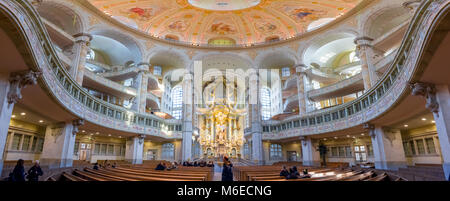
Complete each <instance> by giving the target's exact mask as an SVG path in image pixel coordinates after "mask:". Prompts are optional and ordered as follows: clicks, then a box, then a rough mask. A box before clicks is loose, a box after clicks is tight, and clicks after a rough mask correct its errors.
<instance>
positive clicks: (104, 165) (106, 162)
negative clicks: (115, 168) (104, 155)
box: [103, 160, 111, 168]
mask: <svg viewBox="0 0 450 201" xmlns="http://www.w3.org/2000/svg"><path fill="white" fill-rule="evenodd" d="M110 165H111V164H109V162H108V160H105V162H103V167H105V168H107V167H109V166H110Z"/></svg>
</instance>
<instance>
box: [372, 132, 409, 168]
mask: <svg viewBox="0 0 450 201" xmlns="http://www.w3.org/2000/svg"><path fill="white" fill-rule="evenodd" d="M364 128H365V129H367V130H369V135H370V137H371V139H372V147H373V154H374V157H375V168H376V169H381V170H398V169H399V168H402V167H406V157H405V152H404V149H403V141H402V135H401V133H400V130H398V129H390V128H386V127H375V126H374V125H372V124H364Z"/></svg>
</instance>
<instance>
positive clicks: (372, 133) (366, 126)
mask: <svg viewBox="0 0 450 201" xmlns="http://www.w3.org/2000/svg"><path fill="white" fill-rule="evenodd" d="M363 128H364V129H366V130H367V131H369V136H370V137H372V138H374V137H375V135H376V133H375V125H373V124H369V123H365V124H363Z"/></svg>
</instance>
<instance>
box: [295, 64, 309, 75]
mask: <svg viewBox="0 0 450 201" xmlns="http://www.w3.org/2000/svg"><path fill="white" fill-rule="evenodd" d="M294 68H295V73H297V74H298V75H301V74H305V73H306V70H308V66H306V65H305V64H297V65H295V66H294Z"/></svg>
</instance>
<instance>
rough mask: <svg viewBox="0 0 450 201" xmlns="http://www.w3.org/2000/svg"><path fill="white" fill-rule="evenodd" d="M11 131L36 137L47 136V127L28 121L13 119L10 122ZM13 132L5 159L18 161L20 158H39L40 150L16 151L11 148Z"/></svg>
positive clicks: (6, 149)
mask: <svg viewBox="0 0 450 201" xmlns="http://www.w3.org/2000/svg"><path fill="white" fill-rule="evenodd" d="M9 132H11V133H18V134H26V135H31V136H36V137H42V138H44V137H45V127H42V126H39V125H35V124H31V123H27V122H24V121H20V120H16V119H11V121H10V123H9ZM11 140H12V139H11V134H8V136H7V140H6V146H5V152H6V153H5V161H16V160H19V159H23V160H39V158H40V156H41V153H38V152H28V151H16V150H10V145H11Z"/></svg>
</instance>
